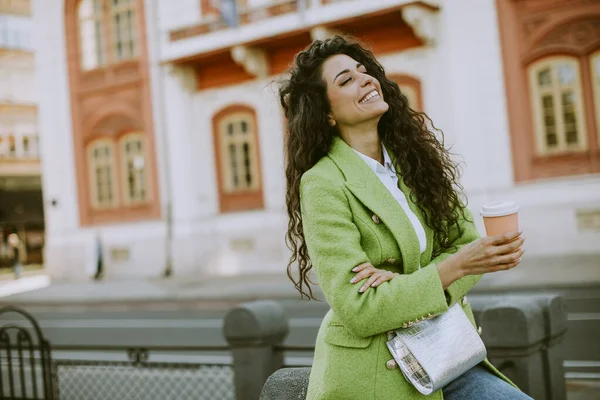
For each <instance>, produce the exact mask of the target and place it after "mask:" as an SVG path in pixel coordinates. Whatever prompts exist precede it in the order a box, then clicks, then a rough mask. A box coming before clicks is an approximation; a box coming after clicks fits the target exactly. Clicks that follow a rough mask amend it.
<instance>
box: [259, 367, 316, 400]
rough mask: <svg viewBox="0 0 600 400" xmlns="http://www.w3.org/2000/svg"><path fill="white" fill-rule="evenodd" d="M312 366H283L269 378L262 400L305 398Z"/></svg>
mask: <svg viewBox="0 0 600 400" xmlns="http://www.w3.org/2000/svg"><path fill="white" fill-rule="evenodd" d="M309 375H310V367H305V368H282V369H279V370H277V371H275V373H273V375H271V376H270V377H269V379H267V382H266V383H265V386H264V387H263V390H262V392H261V394H260V400H281V399H286V400H304V399H306V389H307V388H308V377H309Z"/></svg>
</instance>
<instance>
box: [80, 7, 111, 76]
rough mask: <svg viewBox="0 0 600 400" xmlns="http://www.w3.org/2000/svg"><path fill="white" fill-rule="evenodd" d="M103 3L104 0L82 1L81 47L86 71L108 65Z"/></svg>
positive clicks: (82, 65) (82, 61)
mask: <svg viewBox="0 0 600 400" xmlns="http://www.w3.org/2000/svg"><path fill="white" fill-rule="evenodd" d="M102 3H103V0H82V1H81V2H80V3H79V9H78V16H79V46H80V53H81V67H82V68H83V69H84V70H90V69H94V68H98V67H101V66H103V65H105V64H106V57H105V53H104V51H105V50H104V48H105V43H104V27H103V21H102V19H103V7H102Z"/></svg>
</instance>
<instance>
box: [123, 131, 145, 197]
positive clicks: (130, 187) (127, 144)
mask: <svg viewBox="0 0 600 400" xmlns="http://www.w3.org/2000/svg"><path fill="white" fill-rule="evenodd" d="M120 149H121V165H122V167H121V171H122V187H123V197H124V201H125V204H128V205H134V204H143V203H146V202H148V200H149V199H148V182H147V180H148V171H147V168H148V167H147V160H146V155H145V146H144V135H143V134H142V133H129V134H127V135H125V136H124V137H123V138H121V140H120Z"/></svg>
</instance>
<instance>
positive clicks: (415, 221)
mask: <svg viewBox="0 0 600 400" xmlns="http://www.w3.org/2000/svg"><path fill="white" fill-rule="evenodd" d="M382 147H383V164H384V165H381V164H379V162H378V161H376V160H374V159H372V158H371V157H368V156H365V155H364V154H362V153H360V152H358V151H356V150H354V149H353V150H354V151H355V152H356V154H358V155H359V156H360V158H362V159H363V160H365V162H366V163H367V165H368V166H369V167H370V168H371V169H372V170H373V172H375V175H377V177H378V178H379V180H380V181H381V183H383V185H384V186H385V187H386V188H387V189H388V190H389V191H390V193H391V194H392V196H394V198H395V199H396V201H397V202H398V204H400V207H402V209H403V210H404V212H405V213H406V216H407V217H408V219H409V220H410V222H411V224H412V226H413V228H414V230H415V232H416V233H417V238H418V239H419V245H420V249H421V253H423V252H424V251H425V248H426V247H427V237H426V236H425V229H423V225H422V224H421V221H419V218H417V216H416V215H415V213H414V212H413V211H412V210H411V209H410V207H409V205H408V201H407V200H406V195H405V194H404V192H403V191H402V190H400V188H399V187H398V176H397V175H396V170H395V168H394V164H392V159H391V158H390V155H389V154H388V152H387V150H386V149H385V146H382Z"/></svg>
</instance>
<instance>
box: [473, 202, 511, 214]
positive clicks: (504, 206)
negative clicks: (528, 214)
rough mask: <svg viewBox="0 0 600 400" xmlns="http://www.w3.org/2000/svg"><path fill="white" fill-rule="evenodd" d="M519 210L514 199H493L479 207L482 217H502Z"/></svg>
mask: <svg viewBox="0 0 600 400" xmlns="http://www.w3.org/2000/svg"><path fill="white" fill-rule="evenodd" d="M518 211H519V205H518V204H517V203H515V202H514V201H495V202H493V203H488V204H486V205H485V206H483V207H481V216H482V217H503V216H505V215H511V214H514V213H516V212H518Z"/></svg>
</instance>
